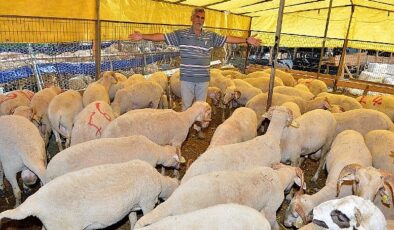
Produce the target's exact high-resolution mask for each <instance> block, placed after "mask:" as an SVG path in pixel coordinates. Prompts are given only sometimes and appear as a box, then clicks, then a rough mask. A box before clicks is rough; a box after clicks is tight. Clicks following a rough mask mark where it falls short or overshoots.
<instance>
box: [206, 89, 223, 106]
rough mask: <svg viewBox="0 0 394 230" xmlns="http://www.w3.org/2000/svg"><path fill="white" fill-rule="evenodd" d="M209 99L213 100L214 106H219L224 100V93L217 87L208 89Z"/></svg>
mask: <svg viewBox="0 0 394 230" xmlns="http://www.w3.org/2000/svg"><path fill="white" fill-rule="evenodd" d="M208 97H209V98H211V99H212V102H213V105H215V106H218V105H219V102H220V100H221V99H222V92H221V91H220V89H219V88H217V87H208Z"/></svg>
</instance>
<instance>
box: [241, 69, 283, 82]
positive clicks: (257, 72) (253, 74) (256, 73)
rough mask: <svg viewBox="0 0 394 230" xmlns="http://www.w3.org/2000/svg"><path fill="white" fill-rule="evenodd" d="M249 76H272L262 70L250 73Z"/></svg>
mask: <svg viewBox="0 0 394 230" xmlns="http://www.w3.org/2000/svg"><path fill="white" fill-rule="evenodd" d="M247 78H270V74H269V73H267V72H265V71H262V70H261V71H254V72H252V73H248V75H247ZM281 80H282V79H281Z"/></svg>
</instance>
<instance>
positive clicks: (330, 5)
mask: <svg viewBox="0 0 394 230" xmlns="http://www.w3.org/2000/svg"><path fill="white" fill-rule="evenodd" d="M332 1H333V0H330V3H329V6H328V13H327V21H326V28H325V29H324V38H323V45H322V47H321V51H320V58H319V67H318V68H317V75H316V78H317V79H319V75H320V69H321V63H322V60H323V55H324V49H325V48H326V40H327V33H328V25H329V24H330V18H331V9H332Z"/></svg>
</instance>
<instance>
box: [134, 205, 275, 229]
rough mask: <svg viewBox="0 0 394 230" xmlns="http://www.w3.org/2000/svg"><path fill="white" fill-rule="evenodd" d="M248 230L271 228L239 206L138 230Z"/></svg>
mask: <svg viewBox="0 0 394 230" xmlns="http://www.w3.org/2000/svg"><path fill="white" fill-rule="evenodd" d="M173 228H177V229H190V230H199V229H200V230H203V229H217V230H231V229H234V230H236V229H248V230H270V229H271V226H270V224H269V222H268V220H267V219H266V218H265V216H264V214H263V213H262V212H261V213H260V212H258V211H256V210H255V209H253V208H250V207H247V206H244V205H239V204H232V203H230V204H219V205H215V206H211V207H208V208H204V209H200V210H196V211H193V212H189V213H185V214H181V215H176V216H168V217H166V218H164V219H161V220H160V221H158V222H156V223H154V224H151V225H149V226H146V227H143V228H139V229H140V230H159V229H162V230H165V229H173Z"/></svg>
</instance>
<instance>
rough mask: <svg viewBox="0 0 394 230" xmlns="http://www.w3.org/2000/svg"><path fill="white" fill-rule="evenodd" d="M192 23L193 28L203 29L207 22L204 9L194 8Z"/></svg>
mask: <svg viewBox="0 0 394 230" xmlns="http://www.w3.org/2000/svg"><path fill="white" fill-rule="evenodd" d="M191 21H192V25H193V28H195V29H202V26H203V25H204V21H205V10H204V8H202V7H197V8H194V9H193V11H192V16H191Z"/></svg>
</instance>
